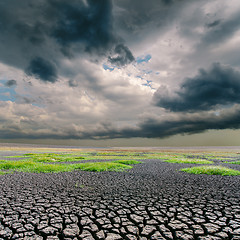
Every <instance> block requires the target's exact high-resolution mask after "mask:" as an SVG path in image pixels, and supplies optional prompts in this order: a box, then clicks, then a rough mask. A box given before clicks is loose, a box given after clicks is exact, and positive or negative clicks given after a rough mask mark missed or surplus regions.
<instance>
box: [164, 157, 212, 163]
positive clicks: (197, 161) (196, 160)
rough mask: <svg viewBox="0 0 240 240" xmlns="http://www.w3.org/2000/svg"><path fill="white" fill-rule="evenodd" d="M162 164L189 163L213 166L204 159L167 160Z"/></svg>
mask: <svg viewBox="0 0 240 240" xmlns="http://www.w3.org/2000/svg"><path fill="white" fill-rule="evenodd" d="M164 162H169V163H191V164H213V163H214V162H213V161H208V160H204V159H193V158H179V159H168V160H164Z"/></svg>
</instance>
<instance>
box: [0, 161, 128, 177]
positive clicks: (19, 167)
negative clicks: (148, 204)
mask: <svg viewBox="0 0 240 240" xmlns="http://www.w3.org/2000/svg"><path fill="white" fill-rule="evenodd" d="M131 168H132V166H129V165H127V164H123V163H116V162H92V163H75V164H45V163H41V162H34V161H30V160H25V161H2V162H0V170H2V172H1V174H6V173H12V172H34V173H53V172H70V171H74V170H82V171H94V172H102V171H124V170H127V169H131Z"/></svg>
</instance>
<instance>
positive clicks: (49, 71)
mask: <svg viewBox="0 0 240 240" xmlns="http://www.w3.org/2000/svg"><path fill="white" fill-rule="evenodd" d="M26 73H27V74H28V75H30V76H31V75H32V76H34V77H36V78H38V79H40V80H42V81H45V82H52V83H54V82H56V81H57V70H56V67H55V66H54V64H53V63H51V62H50V61H48V60H45V59H43V58H40V57H36V58H34V59H32V60H31V62H30V65H29V66H28V68H27V70H26Z"/></svg>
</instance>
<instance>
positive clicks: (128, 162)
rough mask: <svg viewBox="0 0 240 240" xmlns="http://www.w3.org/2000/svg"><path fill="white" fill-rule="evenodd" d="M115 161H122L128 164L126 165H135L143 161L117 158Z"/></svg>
mask: <svg viewBox="0 0 240 240" xmlns="http://www.w3.org/2000/svg"><path fill="white" fill-rule="evenodd" d="M113 162H114V163H122V164H126V165H134V164H139V163H142V162H140V161H136V160H116V161H113Z"/></svg>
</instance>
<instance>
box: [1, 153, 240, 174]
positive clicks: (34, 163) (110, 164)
mask: <svg viewBox="0 0 240 240" xmlns="http://www.w3.org/2000/svg"><path fill="white" fill-rule="evenodd" d="M30 151H33V152H30ZM51 151H52V152H51ZM26 152H27V153H26ZM19 154H23V155H19ZM5 158H8V159H9V160H0V175H2V174H6V173H13V172H35V173H52V172H69V171H75V170H82V171H96V172H99V171H124V170H127V169H131V168H132V166H131V165H134V164H139V163H141V161H142V160H144V159H146V160H150V159H158V160H161V161H164V162H168V163H178V164H214V161H215V162H216V161H221V162H226V163H231V164H240V161H239V159H240V157H239V154H236V153H227V152H226V153H220V152H211V153H209V152H208V153H207V152H191V153H187V152H171V151H169V152H155V151H153V152H150V151H145V152H144V151H142V152H141V151H124V150H122V151H120V150H119V151H111V150H106V151H95V150H94V151H86V152H83V151H76V150H68V151H65V152H63V151H62V150H60V149H58V150H56V151H55V149H54V150H53V149H52V150H50V149H45V150H44V151H43V150H36V149H31V150H29V149H28V150H25V154H24V152H23V151H21V152H20V151H18V156H12V155H11V156H5ZM11 158H15V160H14V161H13V159H11ZM83 160H84V161H89V162H84V163H83V162H81V161H83ZM91 160H95V161H96V160H97V162H91ZM104 160H108V161H104ZM234 160H235V161H234ZM70 162H71V164H70ZM77 162H78V163H77ZM181 171H185V172H189V173H195V174H220V175H229V174H230V173H229V171H231V172H232V171H233V174H230V175H238V171H236V170H232V169H228V168H223V167H218V166H201V167H196V168H187V169H182V170H181Z"/></svg>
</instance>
